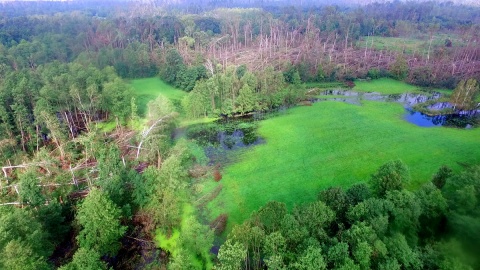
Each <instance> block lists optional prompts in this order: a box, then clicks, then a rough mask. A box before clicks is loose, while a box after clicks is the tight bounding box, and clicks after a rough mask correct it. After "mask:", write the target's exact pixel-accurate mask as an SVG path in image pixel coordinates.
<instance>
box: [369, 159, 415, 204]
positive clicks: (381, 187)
mask: <svg viewBox="0 0 480 270" xmlns="http://www.w3.org/2000/svg"><path fill="white" fill-rule="evenodd" d="M409 180H410V174H409V172H408V169H407V167H406V166H405V164H404V163H403V162H402V161H400V160H394V161H389V162H387V163H385V164H383V165H382V166H380V168H379V169H378V171H377V172H376V173H375V174H373V175H372V178H370V187H371V188H372V190H373V192H374V193H376V194H377V195H378V196H380V197H382V196H385V195H386V194H387V192H388V191H391V190H401V189H403V187H404V185H405V184H406V183H407V182H408V181H409Z"/></svg>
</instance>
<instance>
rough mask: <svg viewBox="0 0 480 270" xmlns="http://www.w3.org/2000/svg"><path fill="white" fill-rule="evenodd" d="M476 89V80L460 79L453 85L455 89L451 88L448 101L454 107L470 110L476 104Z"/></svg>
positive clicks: (477, 88)
mask: <svg viewBox="0 0 480 270" xmlns="http://www.w3.org/2000/svg"><path fill="white" fill-rule="evenodd" d="M478 90H479V86H478V83H477V80H475V79H469V80H467V81H465V80H462V81H460V82H459V83H458V85H457V87H455V90H453V94H452V96H451V97H450V102H451V103H452V104H453V105H454V108H458V109H460V110H471V109H473V108H475V106H476V105H477V104H476V103H475V96H476V95H477V92H478Z"/></svg>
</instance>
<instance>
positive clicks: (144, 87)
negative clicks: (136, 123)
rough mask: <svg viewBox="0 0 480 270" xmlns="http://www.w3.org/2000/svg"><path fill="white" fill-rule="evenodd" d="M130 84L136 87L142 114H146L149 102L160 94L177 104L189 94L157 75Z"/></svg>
mask: <svg viewBox="0 0 480 270" xmlns="http://www.w3.org/2000/svg"><path fill="white" fill-rule="evenodd" d="M130 84H131V85H132V87H133V89H134V95H135V98H136V99H137V105H138V111H139V114H140V115H141V116H145V113H146V112H147V104H148V102H149V101H150V100H153V99H155V98H157V97H158V95H160V94H161V95H163V96H165V97H166V98H168V99H170V100H171V101H172V102H174V103H177V104H178V103H179V102H180V101H181V100H182V98H183V97H184V96H185V95H187V93H186V92H184V91H182V90H180V89H177V88H175V87H173V86H171V85H168V84H166V83H165V82H163V81H162V80H160V79H159V78H157V77H153V78H145V79H136V80H132V81H131V82H130Z"/></svg>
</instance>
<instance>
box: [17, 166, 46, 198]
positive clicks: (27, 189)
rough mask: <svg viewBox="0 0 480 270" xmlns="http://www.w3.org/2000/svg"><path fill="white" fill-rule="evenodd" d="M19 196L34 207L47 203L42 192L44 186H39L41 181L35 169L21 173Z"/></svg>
mask: <svg viewBox="0 0 480 270" xmlns="http://www.w3.org/2000/svg"><path fill="white" fill-rule="evenodd" d="M19 178H20V186H19V188H20V191H19V196H20V199H21V200H22V202H23V203H26V204H29V205H31V206H33V207H37V206H40V205H42V204H44V203H45V197H44V195H43V194H42V187H40V186H38V185H39V184H40V181H39V179H38V177H37V174H36V172H35V171H27V172H26V173H24V174H22V175H20V177H19Z"/></svg>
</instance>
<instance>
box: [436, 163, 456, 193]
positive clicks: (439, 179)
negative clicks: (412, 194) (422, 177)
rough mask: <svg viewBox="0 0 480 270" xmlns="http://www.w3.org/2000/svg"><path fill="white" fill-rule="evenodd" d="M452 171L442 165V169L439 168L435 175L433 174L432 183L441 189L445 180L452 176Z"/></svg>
mask: <svg viewBox="0 0 480 270" xmlns="http://www.w3.org/2000/svg"><path fill="white" fill-rule="evenodd" d="M452 172H453V171H452V169H450V168H449V167H447V166H445V165H443V166H442V167H440V168H439V169H438V171H437V173H435V175H433V178H432V183H433V184H434V185H435V186H436V187H437V188H439V189H442V188H443V186H445V183H446V182H447V179H448V178H449V177H450V176H451V175H452Z"/></svg>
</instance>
